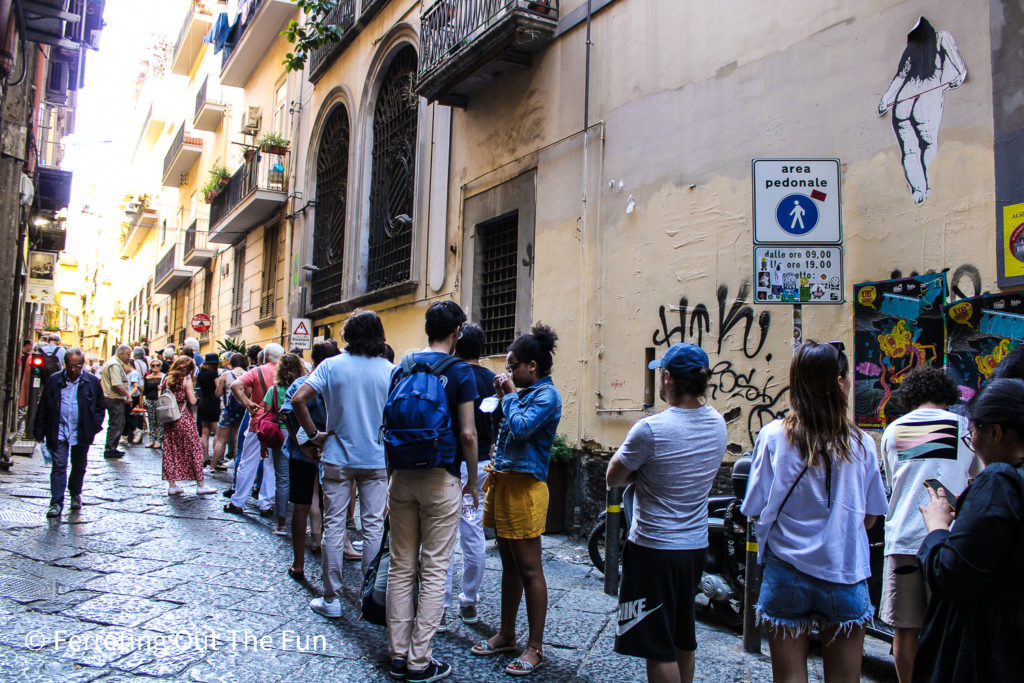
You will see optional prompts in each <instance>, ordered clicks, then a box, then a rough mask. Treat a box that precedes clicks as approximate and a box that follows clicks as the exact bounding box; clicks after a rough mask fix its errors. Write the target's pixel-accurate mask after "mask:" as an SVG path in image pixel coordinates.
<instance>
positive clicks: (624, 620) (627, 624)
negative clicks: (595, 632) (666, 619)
mask: <svg viewBox="0 0 1024 683" xmlns="http://www.w3.org/2000/svg"><path fill="white" fill-rule="evenodd" d="M646 603H647V598H640V599H639V600H633V601H632V602H626V603H623V604H621V605H619V624H618V628H617V629H616V631H615V635H618V636H621V635H625V633H626V632H627V631H629V630H630V629H631V628H633V627H634V626H636V625H637V624H639V623H640V622H641V621H643V620H644V618H645V617H646V616H647V615H649V614H651V613H653V612H656V611H658V610H659V609H661V605H658V606H657V607H652V608H651V609H644V607H646V606H647V605H646Z"/></svg>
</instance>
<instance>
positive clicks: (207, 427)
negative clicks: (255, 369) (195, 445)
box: [196, 353, 220, 464]
mask: <svg viewBox="0 0 1024 683" xmlns="http://www.w3.org/2000/svg"><path fill="white" fill-rule="evenodd" d="M219 368H220V356H218V355H217V354H215V353H208V354H206V357H205V358H204V359H203V364H202V365H201V366H199V374H198V375H196V387H198V389H199V403H198V405H197V406H196V422H197V423H198V424H199V426H200V435H201V436H202V438H203V463H204V464H208V463H209V462H210V455H211V453H210V437H211V436H213V435H214V433H215V432H216V431H217V422H218V421H219V420H220V399H219V398H217V377H219V376H220V370H219Z"/></svg>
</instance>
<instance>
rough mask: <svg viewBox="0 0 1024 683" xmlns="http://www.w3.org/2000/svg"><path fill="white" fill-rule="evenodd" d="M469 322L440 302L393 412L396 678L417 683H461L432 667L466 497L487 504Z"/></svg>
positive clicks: (405, 362)
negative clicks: (463, 341)
mask: <svg viewBox="0 0 1024 683" xmlns="http://www.w3.org/2000/svg"><path fill="white" fill-rule="evenodd" d="M465 322H466V314H465V313H463V311H462V309H461V308H459V306H458V304H456V303H455V302H454V301H438V302H435V303H434V304H432V305H431V306H430V308H428V309H427V313H426V325H425V327H426V332H427V342H428V343H427V347H426V348H425V349H423V350H422V351H417V352H414V353H409V354H407V355H406V356H405V357H404V358H403V359H402V361H401V363H399V365H398V367H396V368H395V370H394V373H393V374H392V376H391V390H390V393H389V394H388V399H387V403H386V404H385V406H384V420H383V425H382V433H383V437H384V448H385V452H386V455H387V463H388V469H389V471H390V482H389V484H388V506H389V511H390V522H391V548H390V552H391V560H390V562H391V564H390V567H389V569H388V591H387V621H388V624H387V627H388V641H389V645H390V651H391V667H390V675H391V677H392V678H395V679H398V680H402V679H404V680H406V681H412V682H413V683H429V682H430V681H438V680H441V679H442V678H445V677H447V676H449V675H451V672H452V667H451V665H450V664H447V663H445V662H441V661H438V660H436V659H434V658H433V657H431V641H432V640H433V638H434V634H435V633H436V632H437V627H438V624H439V623H440V622H441V615H442V612H443V605H444V593H445V579H446V577H447V575H448V566H449V564H450V562H451V556H452V548H453V547H454V544H455V532H456V530H457V528H458V524H459V512H460V510H461V508H462V496H463V493H466V494H468V495H470V496H472V499H473V504H474V506H476V505H478V503H479V489H478V487H477V444H476V423H475V420H474V416H473V402H474V400H475V399H476V397H477V388H476V379H475V378H474V376H473V371H472V370H471V369H470V367H469V365H468V364H466V363H465V362H464V361H462V360H459V359H458V358H455V357H454V356H452V355H451V353H452V351H453V350H454V349H455V342H456V341H457V340H458V338H459V333H460V332H461V330H462V325H463V323H465ZM463 461H465V463H466V470H467V473H468V481H467V482H466V485H465V488H463V485H462V482H461V479H460V470H461V465H462V462H463ZM417 585H418V591H417Z"/></svg>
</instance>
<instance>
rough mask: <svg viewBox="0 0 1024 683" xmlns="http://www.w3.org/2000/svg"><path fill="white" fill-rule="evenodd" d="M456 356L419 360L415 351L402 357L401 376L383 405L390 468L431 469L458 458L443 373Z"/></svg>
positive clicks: (382, 429)
mask: <svg viewBox="0 0 1024 683" xmlns="http://www.w3.org/2000/svg"><path fill="white" fill-rule="evenodd" d="M458 360H459V359H458V358H456V357H455V356H446V357H444V358H442V359H440V360H438V361H437V362H436V363H434V364H432V365H430V364H427V363H418V362H416V360H415V359H414V354H412V353H408V354H406V355H405V357H404V358H402V364H401V366H400V370H399V372H400V375H399V376H400V379H399V380H398V384H396V385H395V388H394V389H392V390H391V393H390V394H389V395H388V400H387V403H385V404H384V423H383V425H381V432H382V434H383V437H384V452H385V454H386V455H387V462H388V467H389V468H391V469H399V470H419V469H431V468H434V467H439V466H441V465H447V464H450V463H452V462H454V461H455V433H454V432H453V431H452V418H451V415H449V413H448V398H447V396H446V395H445V392H444V383H445V382H446V381H447V380H443V379H442V375H443V373H444V371H445V370H447V369H448V368H449V367H450V366H451V365H452V364H453V363H456V362H458Z"/></svg>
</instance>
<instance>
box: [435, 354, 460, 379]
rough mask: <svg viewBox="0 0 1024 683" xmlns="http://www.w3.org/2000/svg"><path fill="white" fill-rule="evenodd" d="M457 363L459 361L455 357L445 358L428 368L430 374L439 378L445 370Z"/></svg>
mask: <svg viewBox="0 0 1024 683" xmlns="http://www.w3.org/2000/svg"><path fill="white" fill-rule="evenodd" d="M458 361H459V359H458V358H456V357H455V356H445V357H444V358H442V359H440V360H439V361H437V362H436V363H434V364H433V365H431V366H430V374H432V375H438V376H440V375H441V374H443V373H444V371H445V370H447V369H448V368H450V367H451V366H453V365H455V363H457V362H458Z"/></svg>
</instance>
